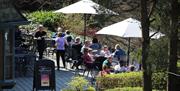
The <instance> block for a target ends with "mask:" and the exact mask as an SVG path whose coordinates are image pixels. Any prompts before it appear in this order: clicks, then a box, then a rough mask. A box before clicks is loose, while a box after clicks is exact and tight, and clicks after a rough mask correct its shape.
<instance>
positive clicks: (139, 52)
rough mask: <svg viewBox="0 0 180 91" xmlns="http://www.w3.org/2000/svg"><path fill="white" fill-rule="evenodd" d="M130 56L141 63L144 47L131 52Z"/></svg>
mask: <svg viewBox="0 0 180 91" xmlns="http://www.w3.org/2000/svg"><path fill="white" fill-rule="evenodd" d="M130 56H131V58H132V59H134V60H137V61H138V62H139V63H141V60H142V48H138V49H136V50H134V51H133V52H131V53H130Z"/></svg>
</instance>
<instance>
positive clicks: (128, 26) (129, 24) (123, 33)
mask: <svg viewBox="0 0 180 91" xmlns="http://www.w3.org/2000/svg"><path fill="white" fill-rule="evenodd" d="M150 30H152V28H150ZM154 33H155V32H153V31H151V32H150V34H149V35H150V36H151V35H153V34H154ZM96 34H106V35H114V36H119V37H125V38H140V37H142V31H141V22H140V21H138V20H136V19H133V18H128V19H126V20H123V21H121V22H118V23H115V24H112V25H110V26H107V27H104V28H103V29H101V30H99V31H98V32H97V33H96ZM161 36H164V35H163V34H162V33H160V32H158V33H156V34H154V35H153V36H152V38H156V39H158V38H160V37H161Z"/></svg>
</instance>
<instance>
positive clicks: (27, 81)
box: [3, 69, 74, 91]
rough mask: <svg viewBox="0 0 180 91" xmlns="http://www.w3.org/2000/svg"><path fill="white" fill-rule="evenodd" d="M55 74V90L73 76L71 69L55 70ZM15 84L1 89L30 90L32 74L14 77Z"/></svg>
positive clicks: (59, 88)
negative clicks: (9, 87)
mask: <svg viewBox="0 0 180 91" xmlns="http://www.w3.org/2000/svg"><path fill="white" fill-rule="evenodd" d="M55 75H56V91H60V90H61V89H63V88H65V87H66V86H67V83H68V82H69V81H70V80H71V79H72V77H73V76H74V72H73V71H71V70H66V69H62V70H60V71H57V70H56V71H55ZM15 81H16V85H15V87H14V88H13V89H9V90H3V91H32V88H33V76H27V77H17V78H15Z"/></svg>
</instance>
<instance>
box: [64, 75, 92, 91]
mask: <svg viewBox="0 0 180 91" xmlns="http://www.w3.org/2000/svg"><path fill="white" fill-rule="evenodd" d="M62 91H95V88H93V87H91V86H90V85H89V83H88V81H87V80H86V79H85V78H84V77H74V78H73V79H72V80H71V82H69V83H68V87H67V88H65V89H63V90H62Z"/></svg>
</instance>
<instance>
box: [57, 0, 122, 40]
mask: <svg viewBox="0 0 180 91" xmlns="http://www.w3.org/2000/svg"><path fill="white" fill-rule="evenodd" d="M55 13H81V14H84V42H85V40H86V14H111V15H119V14H118V13H115V12H114V11H112V10H109V9H107V8H105V7H103V6H101V5H99V4H97V3H94V2H93V1H91V0H81V1H79V2H76V3H74V4H71V5H69V6H66V7H64V8H62V9H59V10H56V11H55Z"/></svg>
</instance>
